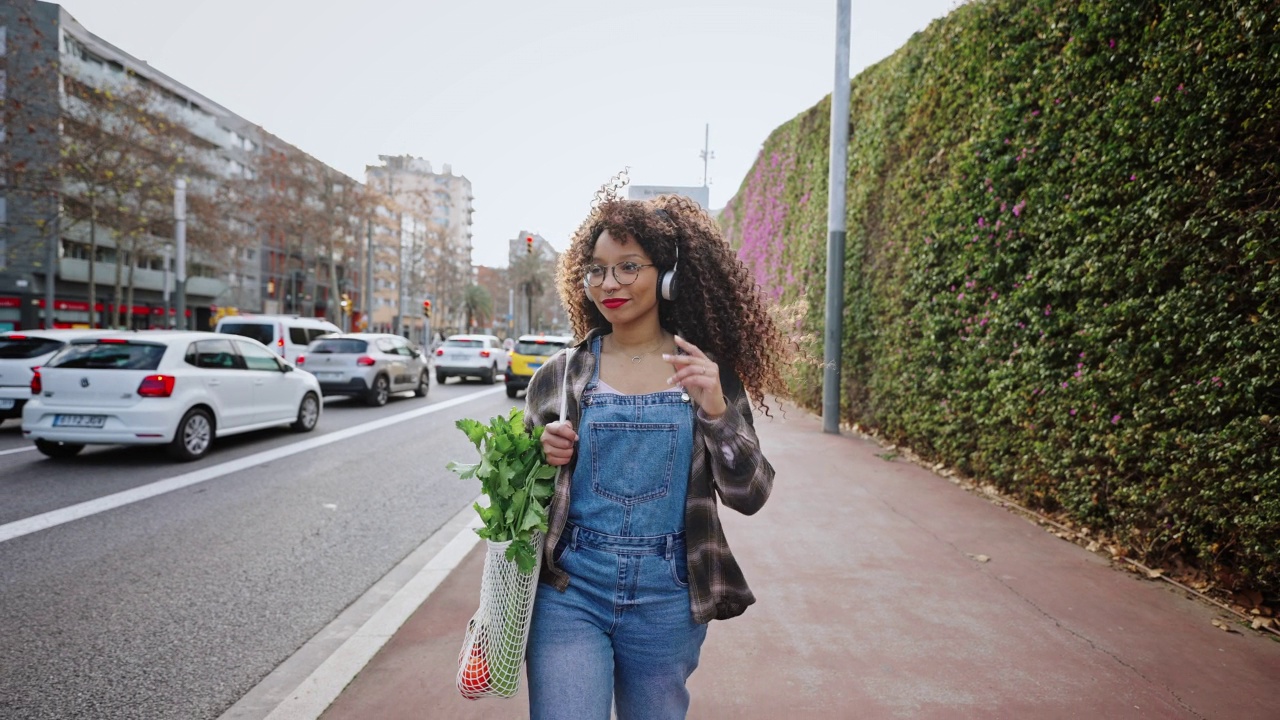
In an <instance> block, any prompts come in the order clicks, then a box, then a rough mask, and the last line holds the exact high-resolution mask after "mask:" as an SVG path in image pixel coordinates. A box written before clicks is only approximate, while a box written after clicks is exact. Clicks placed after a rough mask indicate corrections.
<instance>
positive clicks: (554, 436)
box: [542, 420, 578, 467]
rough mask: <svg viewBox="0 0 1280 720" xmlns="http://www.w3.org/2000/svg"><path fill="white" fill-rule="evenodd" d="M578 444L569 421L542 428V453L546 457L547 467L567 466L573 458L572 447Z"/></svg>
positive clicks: (549, 424) (576, 436) (550, 424)
mask: <svg viewBox="0 0 1280 720" xmlns="http://www.w3.org/2000/svg"><path fill="white" fill-rule="evenodd" d="M577 442H578V433H576V432H574V431H573V425H572V424H571V423H570V422H569V421H567V420H566V421H563V422H561V421H559V420H557V421H556V422H553V423H548V424H547V425H546V426H545V427H543V428H542V452H543V453H544V454H546V456H547V464H548V465H555V466H557V467H558V466H560V465H567V464H568V463H569V460H571V459H572V458H573V446H574V445H575V444H577Z"/></svg>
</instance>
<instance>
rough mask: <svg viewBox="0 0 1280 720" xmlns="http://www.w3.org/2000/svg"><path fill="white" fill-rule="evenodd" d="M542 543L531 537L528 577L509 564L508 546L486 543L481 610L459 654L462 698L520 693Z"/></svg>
mask: <svg viewBox="0 0 1280 720" xmlns="http://www.w3.org/2000/svg"><path fill="white" fill-rule="evenodd" d="M542 539H543V535H542V533H539V532H534V533H533V547H534V550H535V551H536V553H535V556H536V557H537V562H536V563H535V564H534V566H533V571H532V572H529V573H524V572H521V571H520V568H519V567H518V566H517V565H516V563H515V561H513V560H508V559H507V557H506V552H507V547H508V546H510V545H511V543H510V542H509V541H508V542H492V541H488V540H486V541H485V544H486V548H485V556H484V575H483V578H482V579H481V581H480V607H479V609H477V610H476V613H475V615H472V616H471V621H470V622H468V623H467V634H466V636H465V637H464V639H463V641H462V650H461V651H459V653H458V678H457V681H458V691H459V692H461V693H462V695H463V697H467V698H470V699H472V700H476V699H479V698H482V697H504V698H509V697H511V696H513V695H515V694H516V692H518V691H519V690H520V674H521V669H522V666H523V664H524V651H525V647H526V646H527V645H528V642H529V624H530V620H531V619H532V617H533V600H534V597H535V595H536V594H537V591H538V572H539V571H540V570H541V569H542Z"/></svg>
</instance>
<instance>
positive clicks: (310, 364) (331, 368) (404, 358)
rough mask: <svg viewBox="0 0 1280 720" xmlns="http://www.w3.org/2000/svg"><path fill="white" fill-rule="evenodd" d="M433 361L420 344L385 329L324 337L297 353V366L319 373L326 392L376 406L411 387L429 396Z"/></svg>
mask: <svg viewBox="0 0 1280 720" xmlns="http://www.w3.org/2000/svg"><path fill="white" fill-rule="evenodd" d="M428 365H429V363H428V357H427V356H426V355H424V354H423V353H422V349H421V348H419V347H418V346H417V345H414V344H413V343H411V342H409V341H408V340H405V339H404V338H402V337H400V336H399V335H386V334H381V333H351V334H348V335H325V336H324V337H322V338H320V339H319V340H315V341H313V342H312V343H311V346H310V347H308V348H307V352H306V354H305V355H299V356H298V367H300V368H304V369H305V370H306V371H307V372H309V373H311V374H313V375H315V376H316V379H317V380H319V381H320V390H321V391H322V392H323V393H324V394H325V395H350V396H352V397H359V398H364V401H365V403H367V404H369V405H373V406H374V407H381V406H383V405H386V404H387V400H388V399H389V398H390V397H391V394H392V393H398V392H404V391H406V390H412V391H413V393H414V394H415V395H417V396H418V397H426V396H427V391H428V390H430V389H431V375H430V372H431V369H430V368H429V367H428Z"/></svg>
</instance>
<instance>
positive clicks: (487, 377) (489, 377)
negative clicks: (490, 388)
mask: <svg viewBox="0 0 1280 720" xmlns="http://www.w3.org/2000/svg"><path fill="white" fill-rule="evenodd" d="M480 381H481V382H483V383H484V384H485V385H492V384H494V383H495V382H497V381H498V364H497V363H494V364H493V365H492V366H491V367H490V368H489V369H488V370H486V371H485V373H484V375H482V376H481V377H480Z"/></svg>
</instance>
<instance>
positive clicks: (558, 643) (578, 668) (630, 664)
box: [528, 338, 707, 720]
mask: <svg viewBox="0 0 1280 720" xmlns="http://www.w3.org/2000/svg"><path fill="white" fill-rule="evenodd" d="M600 342H601V341H600V338H596V339H595V340H594V341H593V342H592V344H591V352H592V353H593V354H594V355H595V356H596V369H595V372H594V373H593V374H592V377H591V380H590V382H589V383H588V384H587V387H586V390H585V392H584V394H583V399H582V416H581V419H580V420H579V425H580V427H577V428H575V430H576V431H577V433H578V447H577V458H578V459H577V465H576V467H575V469H574V473H573V481H572V485H571V486H570V492H569V498H570V499H569V523H568V525H566V526H565V530H564V535H563V536H562V538H561V540H560V543H559V544H558V545H557V546H556V550H555V553H556V556H557V557H558V564H559V565H560V567H561V568H562V569H564V571H565V572H567V573H568V574H569V587H568V589H567V590H565V591H564V592H563V593H562V592H560V591H558V590H556V589H555V588H554V587H552V586H550V585H547V584H545V583H542V584H539V586H538V597H537V602H536V603H535V605H534V613H533V625H532V628H531V630H530V633H529V650H528V673H529V710H530V717H531V720H544V719H550V718H555V719H556V720H608V718H609V708H610V697H611V695H612V696H615V697H614V698H613V699H614V701H615V703H616V704H615V707H616V709H617V717H618V719H619V720H629V719H632V718H646V719H649V718H653V719H666V718H684V717H685V714H686V713H687V712H688V708H689V693H688V691H687V690H686V689H685V680H686V679H687V678H688V677H689V675H690V674H692V673H693V671H694V668H696V667H697V666H698V656H699V653H700V651H701V648H702V641H703V639H704V638H706V632H707V627H706V626H705V625H700V624H698V623H695V622H694V621H693V615H692V613H691V612H690V610H689V585H688V580H689V576H688V570H687V568H686V566H685V544H684V509H685V507H684V506H685V494H686V491H687V489H688V485H689V470H690V465H691V463H692V458H693V406H692V404H691V403H690V402H689V399H688V396H687V395H686V394H684V393H683V392H681V391H680V390H674V391H664V392H657V393H649V394H646V395H617V394H613V393H602V392H597V388H598V387H599V385H600Z"/></svg>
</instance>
